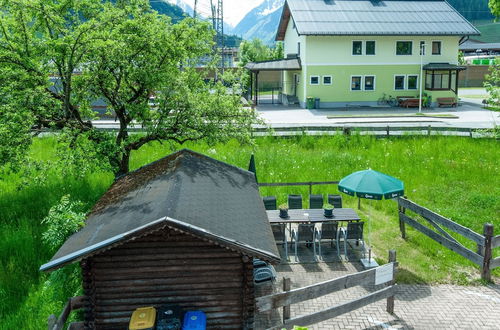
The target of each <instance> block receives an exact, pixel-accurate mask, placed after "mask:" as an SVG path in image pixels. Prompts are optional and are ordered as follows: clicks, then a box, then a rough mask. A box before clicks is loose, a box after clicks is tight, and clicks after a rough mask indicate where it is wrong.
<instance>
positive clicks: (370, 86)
mask: <svg viewBox="0 0 500 330" xmlns="http://www.w3.org/2000/svg"><path fill="white" fill-rule="evenodd" d="M373 90H375V76H365V91H373Z"/></svg>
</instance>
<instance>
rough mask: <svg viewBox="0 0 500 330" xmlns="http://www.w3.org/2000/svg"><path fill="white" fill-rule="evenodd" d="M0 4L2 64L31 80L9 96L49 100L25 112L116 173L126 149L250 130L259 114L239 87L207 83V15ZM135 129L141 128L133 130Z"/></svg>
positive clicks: (39, 0) (124, 168)
mask: <svg viewBox="0 0 500 330" xmlns="http://www.w3.org/2000/svg"><path fill="white" fill-rule="evenodd" d="M0 4H2V6H3V7H2V8H3V11H2V13H1V16H0V69H1V70H4V71H7V72H9V73H10V75H11V76H16V75H19V76H22V77H23V78H25V79H27V80H28V81H29V84H28V85H27V86H30V88H26V89H23V90H22V92H21V93H19V95H17V96H16V97H15V99H16V100H14V101H13V102H12V104H13V105H16V104H21V103H22V102H20V101H19V100H20V99H22V98H25V97H26V96H28V95H29V94H30V93H31V94H30V95H37V100H38V99H39V100H46V101H44V102H41V103H40V104H37V105H38V106H37V107H36V108H34V109H30V108H29V107H26V106H25V107H23V109H22V111H26V110H28V111H29V114H30V115H31V116H32V118H33V120H34V122H35V123H36V125H37V126H38V127H51V128H56V129H62V130H63V132H64V134H61V135H60V136H61V137H63V138H64V139H65V142H66V145H67V146H68V147H70V148H73V149H80V150H81V149H84V150H88V151H90V152H85V153H82V152H80V153H78V155H85V154H87V155H91V156H92V157H94V158H99V160H101V161H104V162H106V163H108V164H109V165H110V166H111V167H112V169H113V170H114V172H115V175H117V176H119V175H122V174H125V173H127V172H128V170H129V159H130V154H131V152H132V151H133V150H137V149H139V148H141V147H142V146H143V145H145V144H147V143H148V142H151V141H155V140H157V141H176V142H179V143H183V142H186V141H192V140H198V139H207V140H209V141H210V142H218V141H225V140H228V139H231V138H238V139H241V140H245V141H246V140H248V139H249V138H250V130H251V124H252V123H254V122H255V121H256V114H255V113H254V112H253V111H251V110H247V109H243V108H242V106H241V104H240V96H239V88H238V86H237V85H233V84H232V82H231V81H225V82H224V84H223V83H222V82H214V81H209V82H207V80H206V78H207V76H206V72H205V71H203V70H199V68H198V66H199V63H200V59H201V58H203V57H205V58H206V57H209V58H210V57H211V50H212V37H213V34H212V31H211V29H210V27H209V25H208V24H205V23H201V22H199V21H195V20H192V19H186V20H184V21H182V22H181V23H179V25H173V24H171V22H170V19H169V18H167V17H165V16H160V15H158V14H157V13H156V12H154V11H152V10H151V9H150V7H149V2H148V1H146V0H118V1H116V2H115V1H113V2H100V1H95V0H67V1H62V2H55V1H51V0H0ZM213 62H215V61H213ZM212 69H215V68H213V67H212ZM10 86H12V84H11V83H10V84H6V85H5V88H7V89H8V88H9V87H10ZM228 86H229V88H228ZM98 98H101V99H104V100H105V101H106V103H107V104H108V106H109V110H110V112H113V113H114V114H116V118H117V119H118V123H119V129H118V133H116V134H115V133H105V132H103V131H99V130H97V129H96V128H95V127H94V126H93V125H92V122H91V120H90V119H92V118H94V117H95V113H94V112H93V111H92V110H91V103H92V101H94V100H96V99H98ZM26 124H27V125H28V124H29V122H27V121H26ZM132 128H142V129H143V131H142V132H140V133H138V134H131V129H132ZM89 161H92V159H89Z"/></svg>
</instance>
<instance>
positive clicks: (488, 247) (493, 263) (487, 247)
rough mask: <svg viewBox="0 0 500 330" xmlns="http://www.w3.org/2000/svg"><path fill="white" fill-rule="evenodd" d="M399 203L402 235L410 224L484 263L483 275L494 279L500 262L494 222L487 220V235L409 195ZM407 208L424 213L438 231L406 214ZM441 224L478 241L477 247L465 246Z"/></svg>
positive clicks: (468, 256)
mask: <svg viewBox="0 0 500 330" xmlns="http://www.w3.org/2000/svg"><path fill="white" fill-rule="evenodd" d="M398 206H399V222H400V223H399V227H400V230H401V237H403V238H406V229H405V224H408V225H410V226H412V227H413V228H415V229H416V230H418V231H419V232H421V233H422V234H424V235H426V236H428V237H429V238H432V239H433V240H434V241H436V242H438V243H439V244H441V245H443V246H445V247H447V248H448V249H450V250H452V251H454V252H455V253H458V254H459V255H461V256H462V257H464V258H466V259H468V260H470V261H472V262H473V263H475V264H477V265H478V266H480V267H481V278H482V279H484V280H487V281H491V270H492V269H494V268H496V267H499V266H500V257H499V258H496V259H493V258H492V249H493V248H495V247H498V246H499V245H500V242H499V236H493V225H492V224H489V223H487V224H485V225H484V228H483V235H481V234H478V233H476V232H474V231H473V230H471V229H469V228H467V227H464V226H462V225H460V224H458V223H456V222H454V221H452V220H450V219H448V218H445V217H443V216H442V215H439V214H437V213H435V212H433V211H431V210H429V209H427V208H425V207H423V206H420V205H418V204H416V203H414V202H412V201H410V200H408V199H406V198H405V197H399V198H398ZM407 209H408V210H411V211H413V212H414V213H416V214H418V215H419V216H421V217H422V218H423V219H424V220H426V221H427V222H428V224H430V225H431V226H432V227H433V228H434V229H436V230H437V232H436V231H434V230H432V229H431V228H429V227H428V226H425V225H423V224H421V223H420V222H419V221H417V220H415V219H413V218H411V217H409V216H408V215H407V214H406V210H407ZM440 226H443V227H446V228H447V229H449V230H451V231H453V232H455V233H457V234H459V235H461V236H463V237H465V238H467V239H469V240H472V241H474V242H475V243H476V245H477V251H472V250H470V249H468V248H466V247H465V246H463V245H462V244H461V243H460V242H459V241H457V240H456V239H455V238H454V237H453V236H451V235H450V234H449V233H448V232H446V231H445V230H444V229H443V228H442V227H440Z"/></svg>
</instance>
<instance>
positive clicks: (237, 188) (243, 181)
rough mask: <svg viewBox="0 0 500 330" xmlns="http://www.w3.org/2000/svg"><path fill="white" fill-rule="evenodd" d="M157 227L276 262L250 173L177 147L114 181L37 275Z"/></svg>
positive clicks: (266, 219)
mask: <svg viewBox="0 0 500 330" xmlns="http://www.w3.org/2000/svg"><path fill="white" fill-rule="evenodd" d="M165 226H166V227H171V228H174V229H176V230H182V231H184V232H187V233H190V234H193V235H196V236H200V237H201V238H204V239H208V240H211V241H213V242H215V243H216V244H219V245H221V246H225V247H228V248H230V249H234V250H237V251H241V252H242V253H243V254H246V255H249V256H255V257H258V258H262V259H264V260H268V261H278V260H279V253H278V251H277V248H276V244H275V241H274V237H273V234H272V231H271V227H270V225H269V221H268V218H267V214H266V211H265V209H264V204H263V202H262V198H261V196H260V194H259V190H258V186H257V183H256V181H255V176H254V174H253V173H251V172H248V171H246V170H243V169H240V168H238V167H235V166H232V165H229V164H226V163H223V162H220V161H218V160H215V159H213V158H210V157H208V156H204V155H201V154H199V153H196V152H193V151H191V150H187V149H184V150H181V151H178V152H176V153H173V154H171V155H169V156H167V157H165V158H162V159H160V160H158V161H156V162H154V163H151V164H149V165H146V166H144V167H142V168H140V169H138V170H136V171H134V172H131V173H129V174H128V175H125V176H123V177H121V178H120V179H118V180H117V181H116V182H115V183H114V184H113V185H112V186H111V187H110V189H109V190H108V191H107V192H106V193H105V194H104V195H103V196H102V198H101V199H100V200H99V201H98V202H97V204H96V205H95V207H94V209H93V210H92V211H91V213H90V214H89V216H88V218H87V221H86V225H85V227H83V228H82V229H81V230H80V231H79V232H77V233H75V234H74V235H72V236H71V237H70V238H69V239H68V240H67V241H66V242H65V243H64V245H63V246H62V247H61V248H60V249H59V251H57V253H56V254H55V255H54V257H53V258H52V259H51V261H50V262H49V263H47V264H45V265H43V266H42V267H41V270H50V269H54V268H57V267H60V266H62V265H64V264H67V263H70V262H74V261H77V260H81V259H84V258H85V257H86V256H88V255H90V254H92V253H96V251H99V250H100V249H104V248H109V246H110V245H112V244H116V243H117V242H121V241H124V240H128V239H131V238H134V237H135V236H137V235H144V233H145V232H146V233H147V231H148V230H157V229H158V228H159V227H161V228H163V227H165Z"/></svg>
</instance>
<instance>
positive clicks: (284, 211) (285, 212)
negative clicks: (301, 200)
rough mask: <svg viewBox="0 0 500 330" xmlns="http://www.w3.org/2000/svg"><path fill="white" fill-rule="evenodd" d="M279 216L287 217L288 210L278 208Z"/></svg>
mask: <svg viewBox="0 0 500 330" xmlns="http://www.w3.org/2000/svg"><path fill="white" fill-rule="evenodd" d="M280 218H288V210H280Z"/></svg>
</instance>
